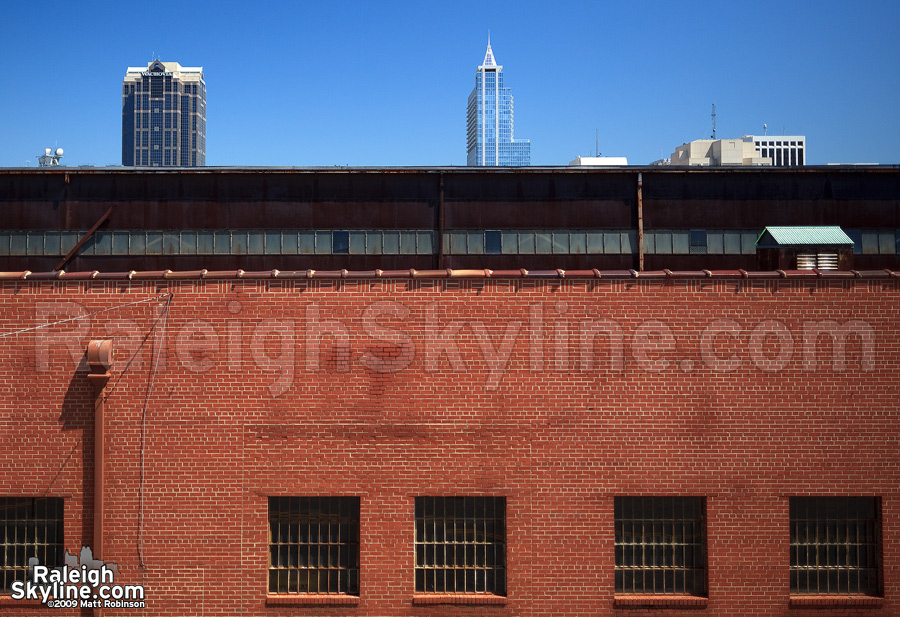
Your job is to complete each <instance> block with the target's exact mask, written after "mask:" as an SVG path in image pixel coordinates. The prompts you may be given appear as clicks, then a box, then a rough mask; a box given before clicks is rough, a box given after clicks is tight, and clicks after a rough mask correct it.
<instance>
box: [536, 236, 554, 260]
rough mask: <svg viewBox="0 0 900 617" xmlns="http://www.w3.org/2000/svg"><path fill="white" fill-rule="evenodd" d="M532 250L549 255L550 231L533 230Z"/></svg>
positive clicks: (550, 250)
mask: <svg viewBox="0 0 900 617" xmlns="http://www.w3.org/2000/svg"><path fill="white" fill-rule="evenodd" d="M534 252H535V253H537V254H538V255H549V254H550V253H552V252H553V235H552V234H551V233H550V232H541V231H536V232H534Z"/></svg>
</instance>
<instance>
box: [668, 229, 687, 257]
mask: <svg viewBox="0 0 900 617" xmlns="http://www.w3.org/2000/svg"><path fill="white" fill-rule="evenodd" d="M690 244H691V240H690V233H689V232H687V231H673V232H672V252H673V253H675V254H676V255H687V254H688V253H689V252H690Z"/></svg>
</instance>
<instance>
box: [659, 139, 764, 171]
mask: <svg viewBox="0 0 900 617" xmlns="http://www.w3.org/2000/svg"><path fill="white" fill-rule="evenodd" d="M670 164H671V165H691V166H701V167H740V166H771V165H772V159H771V158H767V157H763V156H760V155H759V153H758V152H757V151H756V148H755V147H754V145H753V143H752V142H748V141H744V139H743V138H741V139H697V140H694V141H692V142H689V143H686V144H683V145H681V146H678V147H677V148H675V152H673V153H672V158H671V162H670Z"/></svg>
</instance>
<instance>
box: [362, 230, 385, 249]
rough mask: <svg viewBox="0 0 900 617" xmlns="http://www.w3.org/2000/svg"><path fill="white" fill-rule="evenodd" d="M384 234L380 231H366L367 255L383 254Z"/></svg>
mask: <svg viewBox="0 0 900 617" xmlns="http://www.w3.org/2000/svg"><path fill="white" fill-rule="evenodd" d="M382 241H383V234H382V233H381V232H380V231H367V232H366V255H381V253H382V243H383V242H382Z"/></svg>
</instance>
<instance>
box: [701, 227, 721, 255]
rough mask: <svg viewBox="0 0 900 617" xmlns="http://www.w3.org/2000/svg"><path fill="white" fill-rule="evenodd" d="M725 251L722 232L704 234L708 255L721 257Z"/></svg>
mask: <svg viewBox="0 0 900 617" xmlns="http://www.w3.org/2000/svg"><path fill="white" fill-rule="evenodd" d="M724 250H725V245H724V244H723V240H722V232H717V231H711V232H709V233H708V234H706V252H707V253H708V254H710V255H721V254H722V253H723V252H724Z"/></svg>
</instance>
